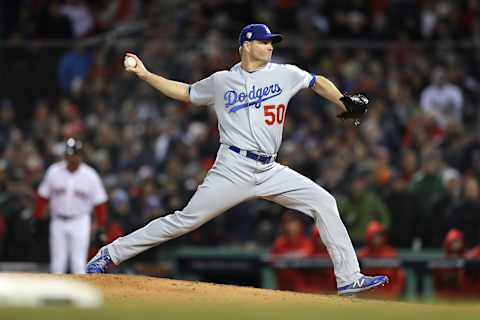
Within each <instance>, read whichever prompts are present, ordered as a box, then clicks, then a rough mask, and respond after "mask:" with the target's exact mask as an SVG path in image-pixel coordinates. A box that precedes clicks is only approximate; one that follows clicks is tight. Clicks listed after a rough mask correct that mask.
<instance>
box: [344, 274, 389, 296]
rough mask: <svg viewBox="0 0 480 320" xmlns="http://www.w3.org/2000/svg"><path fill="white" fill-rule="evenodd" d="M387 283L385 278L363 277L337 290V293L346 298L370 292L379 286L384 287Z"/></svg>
mask: <svg viewBox="0 0 480 320" xmlns="http://www.w3.org/2000/svg"><path fill="white" fill-rule="evenodd" d="M388 281H389V280H388V277H387V276H375V277H369V276H363V277H361V278H360V279H358V280H357V281H355V282H353V283H351V284H349V285H346V286H343V287H340V288H338V289H337V291H338V294H339V295H341V296H347V295H351V294H355V293H358V292H362V291H366V290H370V289H373V288H376V287H379V286H384V285H386V284H387V283H388Z"/></svg>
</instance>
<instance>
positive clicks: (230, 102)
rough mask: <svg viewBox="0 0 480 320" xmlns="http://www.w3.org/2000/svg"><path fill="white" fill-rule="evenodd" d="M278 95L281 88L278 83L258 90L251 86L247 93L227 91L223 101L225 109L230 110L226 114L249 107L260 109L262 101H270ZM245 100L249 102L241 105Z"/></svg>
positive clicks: (280, 92)
mask: <svg viewBox="0 0 480 320" xmlns="http://www.w3.org/2000/svg"><path fill="white" fill-rule="evenodd" d="M280 94H282V88H280V86H279V85H278V83H275V84H272V85H269V86H266V87H260V88H258V89H257V88H255V86H253V87H252V89H250V91H249V92H248V93H246V92H240V93H238V92H237V91H235V90H229V91H227V92H225V95H224V96H223V99H224V100H225V108H227V109H228V108H230V110H229V111H228V112H229V113H231V112H237V111H238V110H240V109H243V108H247V107H250V106H255V108H260V107H261V106H262V102H263V101H266V100H269V99H272V98H273V97H276V96H278V95H280ZM247 98H248V99H249V102H246V103H243V102H244V101H245V99H247Z"/></svg>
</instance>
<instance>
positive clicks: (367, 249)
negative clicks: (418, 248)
mask: <svg viewBox="0 0 480 320" xmlns="http://www.w3.org/2000/svg"><path fill="white" fill-rule="evenodd" d="M357 256H358V258H359V259H365V258H375V259H395V258H397V251H396V250H395V249H394V248H393V247H392V246H390V245H389V244H388V242H387V235H386V233H385V228H384V227H383V225H382V224H381V223H380V222H378V221H376V220H373V221H370V222H369V223H368V224H367V228H366V230H365V246H363V247H362V248H360V250H359V251H358V252H357ZM363 270H364V271H365V274H367V275H368V274H376V273H377V272H381V274H385V275H386V276H388V277H389V279H391V285H390V286H388V287H382V288H379V289H378V290H376V291H375V292H368V293H366V294H367V295H368V296H371V297H381V298H384V299H385V298H386V299H398V298H400V297H401V295H402V294H403V290H404V288H405V273H404V271H403V270H402V269H401V267H400V266H392V267H387V266H385V267H367V268H365V267H364V269H363Z"/></svg>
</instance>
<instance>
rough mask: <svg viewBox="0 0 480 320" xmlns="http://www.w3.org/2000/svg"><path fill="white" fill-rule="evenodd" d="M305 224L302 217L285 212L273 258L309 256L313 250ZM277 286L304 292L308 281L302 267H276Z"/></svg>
mask: <svg viewBox="0 0 480 320" xmlns="http://www.w3.org/2000/svg"><path fill="white" fill-rule="evenodd" d="M304 228H305V226H304V224H303V222H302V220H300V217H298V216H297V215H295V213H292V212H289V211H287V212H285V213H284V214H283V216H282V225H281V231H280V232H281V233H280V235H279V237H278V238H277V239H276V240H275V242H274V243H273V246H272V248H271V249H270V253H271V255H272V258H273V259H275V258H280V257H287V258H299V257H307V256H308V255H309V254H310V253H311V252H312V244H311V242H310V241H309V238H308V237H306V236H305V234H304ZM275 277H276V279H277V288H278V289H280V290H291V291H300V292H303V291H305V290H306V288H307V287H306V286H307V284H306V282H305V280H306V279H305V278H304V276H303V273H302V270H300V269H293V268H292V269H289V268H285V269H276V270H275Z"/></svg>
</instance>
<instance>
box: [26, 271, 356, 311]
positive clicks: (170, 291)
mask: <svg viewBox="0 0 480 320" xmlns="http://www.w3.org/2000/svg"><path fill="white" fill-rule="evenodd" d="M31 276H32V277H59V278H68V279H75V280H79V281H82V282H87V283H90V284H92V285H94V286H96V287H97V288H99V289H100V290H101V291H102V293H103V296H104V299H105V302H107V303H122V302H132V301H141V302H146V303H152V302H153V303H155V302H156V303H162V304H168V303H181V304H182V303H201V304H210V303H218V302H222V303H226V304H228V303H232V304H252V303H258V304H276V303H285V302H288V303H289V304H314V303H327V302H328V303H333V304H337V303H358V302H352V301H354V300H352V299H346V298H341V297H337V296H335V295H330V296H329V295H313V294H303V293H295V292H287V291H279V290H268V289H257V288H248V287H238V286H232V285H221V284H212V283H204V282H192V281H181V280H171V279H161V278H152V277H145V276H133V275H113V274H105V275H51V274H31Z"/></svg>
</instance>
